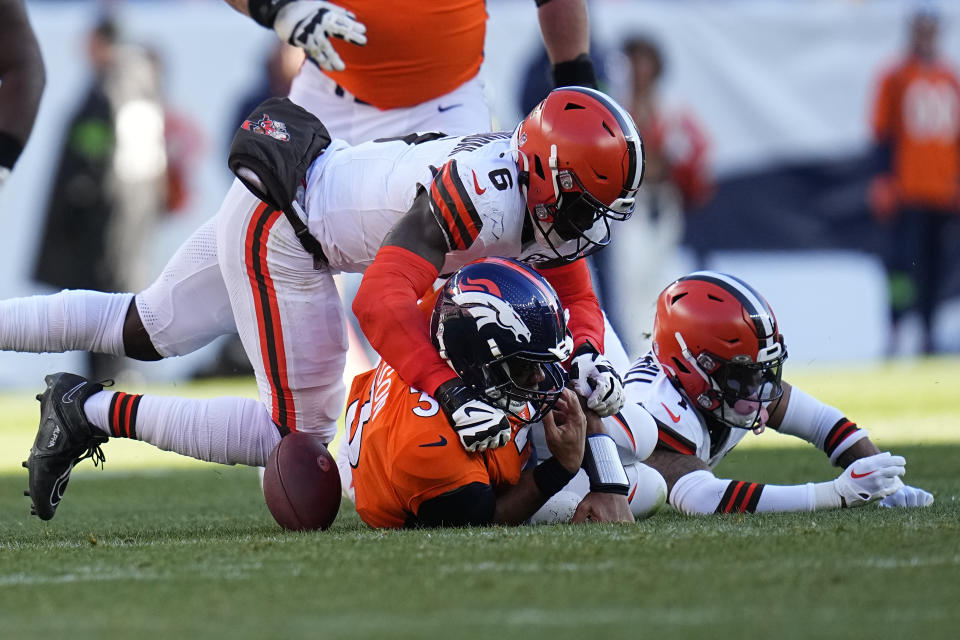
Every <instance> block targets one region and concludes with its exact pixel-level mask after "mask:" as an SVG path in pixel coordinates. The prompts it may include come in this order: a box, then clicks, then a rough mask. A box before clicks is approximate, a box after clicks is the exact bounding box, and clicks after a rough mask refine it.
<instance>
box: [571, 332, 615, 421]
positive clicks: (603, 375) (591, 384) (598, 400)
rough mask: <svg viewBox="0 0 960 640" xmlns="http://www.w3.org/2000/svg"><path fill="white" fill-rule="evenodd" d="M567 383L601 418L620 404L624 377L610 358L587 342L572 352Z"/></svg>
mask: <svg viewBox="0 0 960 640" xmlns="http://www.w3.org/2000/svg"><path fill="white" fill-rule="evenodd" d="M570 383H571V384H572V385H573V390H574V391H576V392H577V394H578V395H579V396H581V397H583V398H586V399H587V407H588V408H589V409H592V410H593V411H594V412H595V413H596V414H597V415H599V416H600V417H601V418H603V417H606V416H612V415H613V414H615V413H616V412H617V411H620V408H621V407H622V406H623V400H624V395H623V381H622V380H621V379H620V376H619V375H618V374H617V372H616V370H615V369H614V368H613V365H612V364H610V361H609V360H607V359H606V358H605V357H604V356H603V355H602V354H600V353H599V352H597V350H596V349H595V348H594V347H593V345H592V344H590V343H589V342H585V343H584V344H582V345H580V347H579V348H578V349H577V350H576V351H574V353H573V360H571V361H570Z"/></svg>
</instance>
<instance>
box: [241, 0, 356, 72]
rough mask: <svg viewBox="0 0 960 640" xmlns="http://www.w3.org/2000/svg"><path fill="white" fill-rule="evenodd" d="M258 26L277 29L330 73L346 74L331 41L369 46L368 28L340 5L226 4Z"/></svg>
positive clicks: (308, 1)
mask: <svg viewBox="0 0 960 640" xmlns="http://www.w3.org/2000/svg"><path fill="white" fill-rule="evenodd" d="M226 3H227V4H229V5H230V6H231V7H233V8H234V9H236V10H237V11H239V12H240V13H242V14H244V15H246V16H250V17H251V18H253V19H254V20H255V21H256V22H257V23H258V24H260V25H262V26H264V27H266V28H268V29H273V30H274V31H275V32H276V33H277V36H278V37H279V38H280V39H281V40H283V41H284V42H286V43H288V44H291V45H293V46H295V47H300V48H301V49H303V50H304V51H305V52H306V54H307V55H308V56H310V58H311V59H312V60H313V61H314V62H316V63H317V65H318V66H319V67H320V68H321V69H324V70H326V71H343V69H344V68H345V66H344V64H343V60H342V59H341V58H340V55H339V54H338V53H337V51H336V49H334V48H333V45H332V44H330V38H338V39H340V40H344V41H346V42H349V43H350V44H354V45H359V46H363V45H365V44H366V43H367V36H366V33H367V28H366V27H365V26H364V25H363V23H361V22H359V21H357V17H356V16H355V15H354V14H353V13H351V12H350V11H347V10H346V9H344V8H343V7H341V6H340V5H337V4H334V3H332V2H325V1H324V0H226Z"/></svg>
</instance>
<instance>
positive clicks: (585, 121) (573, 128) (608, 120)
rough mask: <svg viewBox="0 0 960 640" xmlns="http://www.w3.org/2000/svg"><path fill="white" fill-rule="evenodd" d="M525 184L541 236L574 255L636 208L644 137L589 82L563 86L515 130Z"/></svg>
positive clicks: (562, 254) (595, 244)
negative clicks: (589, 86)
mask: <svg viewBox="0 0 960 640" xmlns="http://www.w3.org/2000/svg"><path fill="white" fill-rule="evenodd" d="M511 146H512V148H513V150H514V153H515V155H516V159H517V163H518V164H519V166H520V176H521V177H520V184H521V189H522V191H523V194H524V197H525V198H526V201H527V210H528V212H529V213H530V219H531V221H532V222H533V225H534V227H535V230H536V233H537V234H538V237H537V239H538V241H540V242H541V244H544V245H546V246H548V247H549V248H550V249H551V250H552V251H553V252H554V253H556V255H557V257H559V258H563V259H565V260H575V259H577V258H579V257H582V256H584V255H588V254H590V253H592V252H594V251H596V250H597V249H599V248H601V247H603V246H606V245H607V243H609V242H610V221H611V220H613V221H623V220H626V219H627V218H629V217H630V214H632V213H633V207H634V203H635V197H636V193H637V189H639V188H640V182H641V181H642V179H643V166H644V162H643V143H642V141H641V139H640V132H639V131H638V130H637V126H636V124H635V123H634V122H633V119H632V118H631V117H630V115H629V114H628V113H627V112H626V111H625V110H624V109H623V107H621V106H620V105H618V104H617V103H616V102H615V101H614V100H613V99H612V98H610V97H609V96H607V95H606V94H604V93H601V92H599V91H596V90H594V89H588V88H586V87H561V88H559V89H554V90H553V91H551V92H550V94H549V95H548V96H547V97H546V98H545V99H544V100H543V101H542V102H540V104H538V105H537V106H536V107H534V109H533V111H531V112H530V114H529V115H528V116H527V117H526V118H524V120H523V122H521V123H520V125H519V126H518V127H517V129H516V130H515V131H514V133H513V138H512V140H511Z"/></svg>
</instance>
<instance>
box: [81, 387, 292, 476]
mask: <svg viewBox="0 0 960 640" xmlns="http://www.w3.org/2000/svg"><path fill="white" fill-rule="evenodd" d="M83 408H84V411H85V412H86V414H87V419H88V420H90V422H92V423H93V424H94V425H95V426H97V427H98V428H100V429H102V430H103V431H104V432H105V433H107V434H108V435H110V436H112V437H131V438H135V439H137V440H142V441H144V442H149V443H150V444H152V445H155V446H157V447H159V448H161V449H163V450H165V451H174V452H176V453H179V454H181V455H185V456H190V457H191V458H197V459H198V460H206V461H207V462H219V463H221V464H246V465H250V466H263V465H265V464H266V463H267V458H268V457H269V455H270V452H271V451H272V450H273V447H274V446H276V444H277V443H278V442H280V432H279V431H277V427H276V425H274V424H273V420H271V419H270V414H269V413H268V412H267V410H266V409H265V408H264V406H263V405H262V404H261V403H260V402H258V401H256V400H252V399H250V398H238V397H222V398H211V399H204V400H199V399H194V398H178V397H171V396H148V395H144V396H141V395H134V394H128V393H123V392H119V391H101V392H100V393H96V394H94V395H93V396H91V397H90V398H89V399H88V400H87V402H86V404H84V407H83Z"/></svg>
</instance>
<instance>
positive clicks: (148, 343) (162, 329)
mask: <svg viewBox="0 0 960 640" xmlns="http://www.w3.org/2000/svg"><path fill="white" fill-rule="evenodd" d="M131 301H135V303H136V305H135V308H134V309H131ZM235 332H236V324H235V323H234V320H233V315H232V312H231V308H230V299H229V297H228V296H227V290H226V287H225V286H224V284H223V277H222V275H221V273H220V266H219V264H218V263H217V245H216V228H215V219H211V220H210V221H208V222H207V223H206V224H204V225H203V226H201V227H200V228H199V229H197V231H196V232H194V234H193V235H192V236H191V237H190V238H189V239H188V240H187V241H186V242H185V243H184V244H183V245H182V246H181V247H180V249H179V250H178V251H177V252H176V254H174V256H173V257H172V258H171V259H170V262H169V263H167V266H166V267H165V268H164V270H163V272H162V273H161V274H160V277H159V278H157V280H156V281H154V283H153V284H151V285H150V286H149V287H147V288H146V289H145V290H144V291H142V292H141V293H139V294H137V296H136V298H134V295H133V294H132V293H104V292H101V291H85V290H77V291H61V292H60V293H56V294H53V295H49V296H31V297H27V298H13V299H10V300H4V301H0V349H2V350H5V351H22V352H32V353H48V352H56V353H59V352H63V351H73V350H79V351H90V352H92V353H106V354H111V355H117V356H122V355H126V356H129V357H132V358H136V359H139V360H155V359H158V357H160V356H162V357H170V356H178V355H184V354H187V353H190V352H192V351H195V350H197V349H199V348H200V347H202V346H204V345H205V344H207V343H209V342H210V341H211V340H213V339H214V338H216V337H218V336H221V335H224V334H228V333H235Z"/></svg>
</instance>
